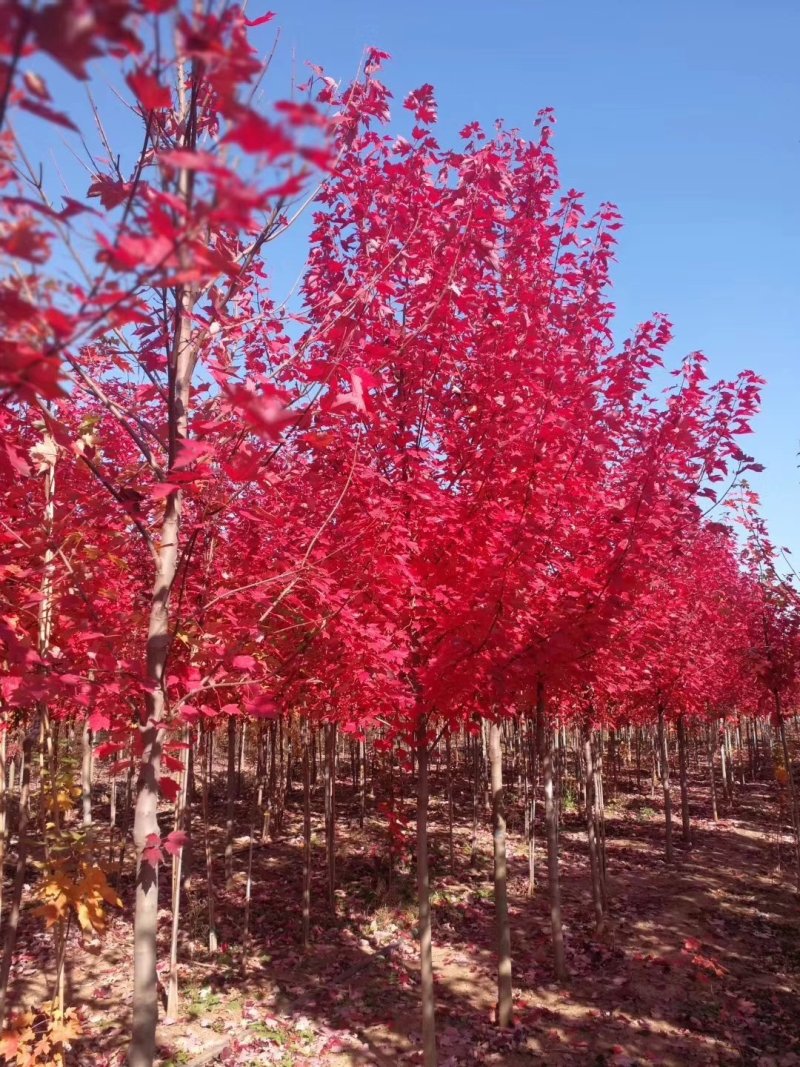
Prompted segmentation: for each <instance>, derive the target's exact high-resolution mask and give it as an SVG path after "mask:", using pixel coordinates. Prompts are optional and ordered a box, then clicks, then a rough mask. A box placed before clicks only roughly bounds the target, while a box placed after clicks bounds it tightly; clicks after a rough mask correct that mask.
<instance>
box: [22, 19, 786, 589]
mask: <svg viewBox="0 0 800 1067" xmlns="http://www.w3.org/2000/svg"><path fill="white" fill-rule="evenodd" d="M266 9H267V4H266V2H263V3H262V0H255V2H254V0H250V2H249V4H248V14H249V15H250V17H255V16H257V15H261V14H263V13H264V11H265V10H266ZM276 27H280V41H279V45H278V51H277V56H276V60H275V62H274V66H273V69H272V71H271V73H270V75H269V76H268V79H267V83H266V88H267V95H269V96H271V97H275V98H280V97H285V96H288V95H289V94H290V91H291V78H292V75H293V73H294V74H295V75H296V79H297V81H303V80H305V76H306V74H305V68H304V62H305V60H311V61H313V62H315V63H318V64H320V65H322V66H323V67H324V68H325V69H326V71H327V72H328V73H329V74H331V75H332V76H334V77H335V78H337V79H341V80H343V81H348V80H350V79H351V78H352V77H353V75H354V74H355V72H356V70H357V67H358V64H359V62H360V60H361V58H362V55H363V50H364V48H365V47H366V46H369V45H375V46H378V47H380V48H382V49H384V50H386V51H388V52H390V53H391V54H392V60H391V61H390V62H389V63H388V64H387V66H386V68H385V70H384V72H383V76H384V81H386V82H387V84H388V85H389V87H390V88H391V89H392V91H393V92H394V94H395V97H396V108H395V113H396V115H397V117H398V120H399V124H401V125H402V127H405V126H406V125H407V121H406V116H404V115H403V114H402V107H401V105H402V100H403V98H404V96H405V95H406V93H407V92H408V91H410V90H411V89H413V88H416V87H418V86H419V85H421V84H423V83H424V82H431V83H433V85H434V86H435V88H436V92H437V97H438V101H439V114H440V126H439V137H440V141H441V142H442V143H443V144H447V143H451V142H455V140H456V133H457V131H458V130H459V129H460V128H461V127H462V126H463V125H464V124H465V123H466V122H468V121H471V120H473V119H478V120H479V121H481V122H482V123H484V124H485V125H487V126H488V125H490V124H491V123H492V122H493V121H494V120H495V119H497V118H503V119H504V120H505V121H506V122H507V123H508V124H509V125H513V126H517V127H519V128H520V129H521V130H522V131H523V132H526V131H530V130H531V129H532V121H533V119H534V117H535V115H536V112H537V111H538V110H539V108H541V107H545V106H551V107H554V108H555V109H556V112H557V115H558V126H557V134H556V141H555V145H556V151H557V153H558V157H559V161H560V166H561V173H562V178H563V181H564V184H565V186H574V187H575V188H577V189H580V190H582V191H584V192H585V193H586V195H587V199H588V202H589V204H590V205H594V204H597V203H599V202H600V201H603V200H612V201H614V202H615V203H616V204H617V205H618V206H619V207H620V208H621V210H622V213H623V215H624V218H625V229H624V230H623V231H622V234H621V240H620V246H619V263H618V264H617V266H616V269H615V272H614V279H615V294H614V295H615V299H616V302H617V306H618V321H617V330H616V332H617V335H618V336H619V337H620V338H622V337H623V336H625V334H626V333H628V332H629V331H630V329H631V328H632V327H633V326H634V325H635V324H636V323H637V322H638V321H640V320H642V319H643V318H646V317H647V316H648V315H649V314H651V313H652V312H653V311H662V312H665V313H666V314H667V315H668V316H669V317H670V318H671V320H672V321H673V323H674V326H675V341H674V342H673V346H672V348H671V350H670V352H669V354H668V355H669V358H671V359H672V360H673V361H674V362H677V361H678V360H679V359H680V357H681V356H682V355H683V354H685V353H686V352H689V351H693V350H695V349H701V350H703V351H704V352H705V353H706V355H707V356H708V357H709V359H710V373H711V375H712V376H714V377H731V376H733V375H734V374H735V373H736V372H737V371H738V370H740V369H742V368H744V367H750V368H752V369H754V370H755V371H757V372H758V373H759V374H761V375H762V376H763V377H765V378H766V379H767V380H768V384H767V386H766V388H765V391H764V399H763V411H762V414H761V415H760V416H759V419H758V421H757V423H756V434H755V435H754V436H752V437H750V438H748V439H747V440H746V441H744V442H743V444H745V445H747V446H748V447H749V448H750V450H751V451H753V452H754V453H755V455H756V458H757V459H758V460H759V461H760V462H762V463H764V464H765V465H766V468H767V470H766V471H765V473H764V474H762V475H759V476H753V483H754V486H755V488H757V489H758V491H759V493H760V494H761V496H762V500H763V510H764V514H765V517H766V518H767V521H768V523H769V525H770V529H771V531H772V533H773V536H774V538H775V540H776V541H777V543H778V544H779V545H787V546H789V547H790V548H791V549H792V550H793V553H794V555H795V557H796V559H795V565H796V566H797V567H798V569H800V471H798V458H797V454H796V453H797V452H798V449H800V418H798V413H799V412H800V358H799V357H800V329H799V328H798V327H799V325H800V323H799V321H798V320H799V319H800V267H798V244H799V243H800V195H799V194H800V62H798V45H799V44H800V3H798V2H797V0H761V2H759V3H758V4H756V3H755V2H754V0H694V2H691V0H671V2H669V3H667V2H662V0H607V2H606V3H602V4H601V3H597V2H593V0H574V2H572V3H566V2H563V0H562V2H558V0H494V2H493V3H486V2H479V0H461V2H456V0H427V2H423V0H406V2H405V3H400V2H398V0H394V2H380V0H372V2H369V0H338V2H337V3H322V2H321V0H296V2H295V3H293V4H291V5H289V4H287V5H286V7H285V8H281V7H277V18H276V20H275V21H274V22H272V23H270V24H268V25H267V26H265V27H262V28H260V29H258V30H256V31H254V33H255V41H256V43H257V44H258V45H260V46H262V47H263V49H264V51H265V53H266V52H268V51H269V50H270V49H271V47H272V44H273V41H274V36H275V28H276ZM92 73H93V91H94V92H95V93H96V95H97V98H98V102H99V104H100V110H101V111H102V112H103V113H107V112H110V113H111V114H112V115H113V114H114V111H115V109H116V113H117V115H118V117H119V119H120V120H121V121H122V122H123V125H120V126H119V127H115V132H120V135H121V138H122V140H123V141H124V140H125V136H124V135H123V134H122V133H121V131H124V130H125V124H124V120H125V115H124V112H121V109H120V106H119V104H118V103H117V102H116V101H115V100H114V97H113V94H112V87H111V85H110V84H109V78H112V79H113V78H114V77H115V76H116V75H114V73H113V72H111V71H102V70H100V69H98V68H95V69H94V70H93V72H92ZM95 79H96V80H95ZM104 86H105V88H104ZM56 87H57V88H58V89H59V90H60V91H62V92H63V93H64V95H65V96H66V97H67V98H68V99H66V100H63V99H62V98H61V97H59V100H58V102H59V103H60V104H63V105H64V106H65V109H66V110H68V111H69V112H70V113H71V114H72V115H73V116H74V117H76V118H77V119H78V121H79V122H80V123H81V126H82V127H83V128H84V129H85V128H86V125H85V124H84V119H86V120H87V123H88V124H90V116H88V115H87V113H86V111H85V104H84V103H83V92H82V90H81V88H80V87H79V86H78V85H76V83H74V82H71V83H67V82H66V80H65V79H63V78H58V77H56V79H55V82H54V81H53V80H51V88H56ZM62 87H63V88H62ZM82 109H83V113H82V114H81V110H82ZM111 121H112V124H113V123H114V121H115V120H114V119H113V118H112V120H111ZM53 129H54V128H53V127H48V126H47V125H46V124H43V123H38V124H37V134H36V136H37V137H38V146H41V150H42V158H43V159H44V160H45V162H46V161H47V156H48V155H49V154H50V149H51V148H52V141H51V143H50V144H48V143H47V142H48V133H49V131H51V130H53ZM53 136H57V135H56V134H54V135H53ZM138 137H139V134H138V133H137V134H136V141H135V142H134V141H133V140H132V139H131V145H130V148H131V151H132V152H135V150H136V147H137V145H138ZM59 154H60V153H59ZM65 170H66V176H67V179H68V184H72V181H73V180H74V181H75V182H76V183H77V185H78V187H79V188H81V191H82V187H83V183H84V181H85V180H86V176H85V174H82V173H79V172H78V169H77V168H76V167H75V165H74V163H71V162H70V161H69V159H68V158H67V159H66V162H65ZM303 255H304V238H303V227H302V226H300V227H298V228H297V229H296V230H295V231H294V232H293V233H290V234H289V235H288V236H286V237H285V238H282V240H281V241H280V242H276V243H275V244H274V245H273V246H272V252H271V259H270V268H271V271H272V274H273V277H274V282H275V291H276V295H279V296H280V295H283V293H284V291H285V290H286V289H287V288H289V287H290V286H291V285H292V284H293V282H294V281H295V278H296V276H297V273H298V271H299V269H300V267H301V265H302V260H303Z"/></svg>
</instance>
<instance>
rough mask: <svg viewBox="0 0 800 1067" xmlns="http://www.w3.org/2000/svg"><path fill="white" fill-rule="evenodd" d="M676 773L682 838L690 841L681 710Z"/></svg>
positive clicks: (684, 743) (688, 843)
mask: <svg viewBox="0 0 800 1067" xmlns="http://www.w3.org/2000/svg"><path fill="white" fill-rule="evenodd" d="M678 773H679V776H680V785H681V828H682V836H683V840H684V841H685V842H686V844H687V845H691V843H692V826H691V821H690V819H689V783H688V781H687V773H686V719H685V717H684V715H683V712H681V714H680V715H679V716H678Z"/></svg>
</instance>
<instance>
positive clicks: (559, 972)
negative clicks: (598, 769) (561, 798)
mask: <svg viewBox="0 0 800 1067" xmlns="http://www.w3.org/2000/svg"><path fill="white" fill-rule="evenodd" d="M536 704H537V706H536V716H537V732H538V735H539V754H540V760H541V765H542V775H543V778H544V818H545V827H546V831H547V885H548V891H549V896H550V925H551V928H552V933H553V966H554V970H555V976H556V980H557V981H559V982H565V981H566V980H567V961H566V954H565V951H564V928H563V924H562V921H561V883H560V880H559V869H558V867H559V861H558V814H557V807H556V798H555V790H554V783H553V731H552V730H550V729H549V728H548V726H547V723H546V721H545V720H546V714H547V709H546V704H545V689H544V682H543V681H541V680H540V681H539V684H538V688H537V701H536Z"/></svg>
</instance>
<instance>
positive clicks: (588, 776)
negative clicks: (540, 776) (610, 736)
mask: <svg viewBox="0 0 800 1067" xmlns="http://www.w3.org/2000/svg"><path fill="white" fill-rule="evenodd" d="M583 758H584V768H585V786H584V810H585V818H586V837H587V840H588V844H589V866H590V869H591V874H592V903H593V904H594V922H595V928H596V929H597V930H600V929H601V928H602V926H603V890H602V883H601V871H600V850H599V847H598V841H597V804H596V798H595V786H596V783H595V769H594V753H593V750H592V731H591V726H590V725H588V724H587V726H586V728H585V732H584V736H583Z"/></svg>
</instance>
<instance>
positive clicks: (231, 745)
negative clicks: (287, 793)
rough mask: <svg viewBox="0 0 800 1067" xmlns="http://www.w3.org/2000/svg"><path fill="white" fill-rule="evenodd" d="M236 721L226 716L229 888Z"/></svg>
mask: <svg viewBox="0 0 800 1067" xmlns="http://www.w3.org/2000/svg"><path fill="white" fill-rule="evenodd" d="M236 785H237V777H236V719H235V717H234V716H233V715H229V716H228V782H227V786H228V790H227V792H228V800H227V811H226V816H225V881H226V883H227V885H228V886H230V884H231V881H232V879H233V824H234V811H235V805H236Z"/></svg>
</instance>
